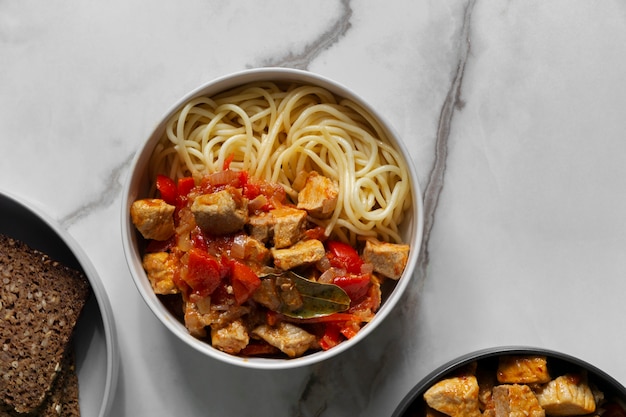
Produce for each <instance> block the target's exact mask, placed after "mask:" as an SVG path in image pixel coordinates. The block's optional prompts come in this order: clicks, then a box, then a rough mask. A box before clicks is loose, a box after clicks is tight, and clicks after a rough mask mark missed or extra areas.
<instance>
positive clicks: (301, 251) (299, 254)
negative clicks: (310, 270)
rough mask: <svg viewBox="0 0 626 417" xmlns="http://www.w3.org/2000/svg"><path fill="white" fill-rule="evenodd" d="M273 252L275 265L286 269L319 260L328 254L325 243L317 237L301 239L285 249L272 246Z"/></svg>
mask: <svg viewBox="0 0 626 417" xmlns="http://www.w3.org/2000/svg"><path fill="white" fill-rule="evenodd" d="M271 252H272V256H273V257H274V266H275V267H276V268H280V269H282V270H285V271H286V270H288V269H293V268H295V267H296V266H300V265H306V264H312V263H314V262H317V261H319V260H320V259H322V258H323V257H324V255H325V254H326V250H325V249H324V244H323V243H322V242H320V241H319V240H317V239H309V240H301V241H300V242H298V243H296V244H295V245H293V246H291V247H289V248H285V249H273V248H272V250H271Z"/></svg>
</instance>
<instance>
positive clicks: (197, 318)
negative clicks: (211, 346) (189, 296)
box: [183, 297, 214, 337]
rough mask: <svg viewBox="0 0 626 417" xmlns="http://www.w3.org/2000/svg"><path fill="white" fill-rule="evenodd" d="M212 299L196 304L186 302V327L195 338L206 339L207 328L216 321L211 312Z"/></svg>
mask: <svg viewBox="0 0 626 417" xmlns="http://www.w3.org/2000/svg"><path fill="white" fill-rule="evenodd" d="M210 307H211V299H210V298H209V297H206V298H202V299H199V300H197V301H195V302H193V301H186V302H185V303H184V305H183V311H184V314H185V315H184V320H185V327H186V328H187V329H188V330H189V333H190V334H191V335H192V336H194V337H205V336H206V327H207V326H210V325H211V323H213V321H214V314H213V313H212V311H211V308H210Z"/></svg>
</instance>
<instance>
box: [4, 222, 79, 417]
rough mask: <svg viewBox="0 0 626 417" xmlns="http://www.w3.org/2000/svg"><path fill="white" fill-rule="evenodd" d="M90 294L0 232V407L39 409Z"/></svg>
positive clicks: (71, 273)
mask: <svg viewBox="0 0 626 417" xmlns="http://www.w3.org/2000/svg"><path fill="white" fill-rule="evenodd" d="M89 294H90V287H89V283H88V281H87V278H86V277H85V276H84V274H82V273H81V272H79V271H77V270H74V269H71V268H68V267H66V266H63V265H61V264H60V263H58V262H56V261H54V260H52V259H50V257H48V256H47V255H45V254H43V253H41V252H39V251H36V250H33V249H31V248H30V247H28V246H27V245H26V244H24V243H23V242H20V241H18V240H16V239H13V238H10V237H7V236H4V235H1V234H0V375H1V376H0V400H1V401H0V404H2V406H3V407H2V408H4V409H8V410H13V411H15V412H17V413H22V414H24V413H31V412H34V411H36V410H37V409H38V408H41V407H42V403H43V401H44V400H45V399H46V396H47V394H48V393H49V392H50V390H51V388H52V387H53V385H54V383H55V380H56V378H57V376H58V374H59V373H60V371H61V369H62V365H63V358H64V356H65V354H66V351H67V350H68V349H69V347H70V339H71V335H72V332H73V330H74V326H75V325H76V322H77V320H78V317H79V315H80V313H81V311H82V309H83V307H84V305H85V303H86V301H87V298H88V297H89Z"/></svg>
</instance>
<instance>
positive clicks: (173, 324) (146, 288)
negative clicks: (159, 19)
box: [122, 68, 423, 369]
mask: <svg viewBox="0 0 626 417" xmlns="http://www.w3.org/2000/svg"><path fill="white" fill-rule="evenodd" d="M255 81H276V82H280V81H286V82H297V83H303V84H309V85H317V86H320V87H323V88H326V89H327V90H329V91H330V92H332V93H334V94H335V95H337V96H339V97H344V98H348V99H351V100H352V101H354V102H356V103H358V104H360V105H361V106H362V107H363V108H364V109H365V110H366V111H367V112H369V113H370V114H371V115H373V116H374V117H375V118H376V119H377V120H378V122H379V123H380V125H381V126H382V127H383V129H384V130H385V131H386V133H387V135H388V137H389V139H390V141H391V143H392V145H393V146H394V147H395V148H396V150H397V151H398V152H399V153H401V155H402V156H403V157H404V159H405V160H406V162H407V166H408V167H409V170H410V177H411V196H412V208H411V210H410V213H408V214H407V216H406V218H405V220H404V221H403V224H402V225H401V229H402V235H403V236H402V237H403V240H404V242H406V243H408V244H409V245H410V247H411V250H410V255H409V260H408V264H407V266H406V268H405V270H404V273H403V276H402V277H401V278H400V279H399V280H398V282H397V285H396V286H395V288H394V289H393V291H391V292H390V293H389V294H388V295H386V297H385V298H384V299H383V304H382V305H381V308H380V309H379V311H378V312H377V314H376V316H375V318H374V319H373V320H372V321H371V322H370V323H368V324H367V325H365V326H364V327H363V328H362V329H361V330H360V331H359V332H358V333H357V335H356V336H354V337H353V338H351V339H349V340H347V341H344V342H342V343H340V344H339V345H338V346H336V347H334V348H332V349H329V350H327V351H319V352H315V353H312V354H309V355H306V356H302V357H299V358H295V359H271V358H244V357H238V356H234V355H230V354H227V353H224V352H222V351H220V350H218V349H216V348H213V347H212V346H211V345H210V344H208V343H206V342H204V341H201V340H199V339H197V338H195V337H193V336H191V335H190V334H189V332H188V330H187V329H186V328H185V326H184V324H183V323H181V322H180V321H179V320H177V319H176V318H175V317H174V316H173V315H172V314H171V313H170V312H169V311H168V310H167V308H166V307H165V306H164V305H163V304H162V302H161V301H160V300H159V298H158V297H157V296H156V295H155V293H154V292H153V290H152V287H151V285H150V282H149V280H148V278H147V276H146V273H145V272H144V269H143V267H142V264H141V259H142V254H141V252H140V245H139V241H140V240H141V237H140V236H139V235H138V233H137V231H136V229H135V227H134V225H133V224H132V222H131V220H130V215H129V212H130V206H131V204H132V203H133V201H135V200H137V199H140V198H145V197H147V196H148V189H149V184H148V174H147V171H148V169H147V166H148V162H149V159H150V156H151V154H152V151H153V149H154V147H155V145H156V143H157V142H158V141H159V139H160V137H161V135H162V133H163V131H164V129H165V125H166V122H167V120H168V119H169V118H170V117H171V116H172V115H173V114H174V113H176V111H177V110H179V108H180V107H182V106H183V105H184V104H185V103H187V102H188V101H189V100H191V99H192V98H195V97H198V96H213V95H215V94H217V93H220V92H223V91H225V90H228V89H231V88H234V87H237V86H240V85H243V84H246V83H250V82H255ZM422 204H423V203H422V194H421V190H420V187H419V184H418V180H417V174H416V172H415V169H414V167H413V164H412V161H411V160H410V156H409V152H408V151H407V149H406V147H405V145H404V143H403V142H402V140H401V139H399V138H398V136H397V134H396V133H395V131H394V130H393V129H392V128H391V126H390V125H389V124H388V123H387V122H386V121H385V120H384V118H383V117H382V116H381V115H380V114H378V113H377V111H376V110H375V109H374V108H372V107H371V106H370V105H369V104H367V103H366V102H365V101H364V100H363V99H362V98H360V97H359V96H358V95H357V94H355V93H354V92H352V91H350V90H349V89H348V88H346V87H344V86H342V85H340V84H338V83H337V82H334V81H332V80H329V79H327V78H325V77H322V76H320V75H317V74H314V73H311V72H307V71H301V70H294V69H287V68H260V69H252V70H246V71H242V72H238V73H234V74H230V75H227V76H224V77H221V78H218V79H216V80H213V81H210V82H208V83H207V84H204V85H201V86H200V87H198V88H196V89H194V90H193V91H191V92H189V93H188V94H186V95H185V96H184V97H182V98H181V99H180V100H178V101H177V102H176V103H175V104H174V105H173V106H172V107H171V108H170V109H169V110H168V111H167V112H166V113H165V115H164V116H163V117H162V118H161V121H160V123H159V124H158V125H157V126H156V128H155V129H154V131H153V132H152V134H151V135H150V137H149V138H148V139H147V141H146V142H145V144H144V145H143V146H142V147H141V149H139V151H138V152H137V154H136V155H135V158H134V160H133V162H132V165H131V169H130V173H129V176H128V179H127V182H126V184H125V186H124V192H123V196H122V240H123V244H124V251H125V254H126V260H127V263H128V267H129V269H130V272H131V275H132V277H133V280H134V282H135V284H136V286H137V289H138V290H139V292H140V293H141V295H142V297H143V299H144V300H145V302H146V303H147V305H148V307H149V308H150V309H151V310H152V312H153V313H154V314H155V315H156V316H157V318H158V319H159V320H160V321H161V322H162V323H163V324H164V325H165V326H166V327H167V328H168V329H169V330H170V331H171V332H172V333H174V334H175V335H176V336H177V337H178V338H180V339H181V340H182V341H184V342H185V343H187V344H188V345H189V346H191V347H193V348H194V349H197V350H198V351H200V352H202V353H204V354H206V355H207V356H209V357H212V358H214V359H218V360H220V361H223V362H226V363H230V364H233V365H238V366H243V367H248V368H257V369H286V368H294V367H299V366H305V365H311V364H313V363H317V362H320V361H322V360H325V359H328V358H330V357H332V356H335V355H337V354H339V353H341V352H344V351H346V350H348V349H350V348H351V347H352V346H354V345H356V344H357V343H358V342H360V341H361V340H363V339H364V338H365V337H366V336H367V335H369V334H370V333H371V332H372V331H373V330H374V328H375V327H376V326H378V325H379V324H380V323H381V322H382V321H383V320H384V319H385V317H386V316H387V315H388V314H389V312H390V311H391V310H392V309H393V308H394V306H395V305H396V304H397V303H398V301H399V300H400V298H401V296H402V294H403V293H404V291H405V290H406V288H407V286H408V285H409V283H410V281H411V278H412V276H413V272H414V269H415V265H416V263H417V257H418V254H419V251H420V246H421V241H422V227H423V210H422Z"/></svg>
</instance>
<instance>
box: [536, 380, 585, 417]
mask: <svg viewBox="0 0 626 417" xmlns="http://www.w3.org/2000/svg"><path fill="white" fill-rule="evenodd" d="M537 399H538V400H539V404H540V405H541V406H542V407H543V408H544V409H545V410H546V413H547V414H548V415H551V416H578V415H582V414H589V413H593V412H594V411H595V410H596V402H595V398H594V395H593V392H592V390H591V388H590V387H589V385H588V383H587V377H586V375H584V374H566V375H562V376H559V377H558V378H555V379H553V380H552V381H550V382H548V383H547V384H546V385H544V386H543V387H542V388H541V389H540V390H538V391H537Z"/></svg>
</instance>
